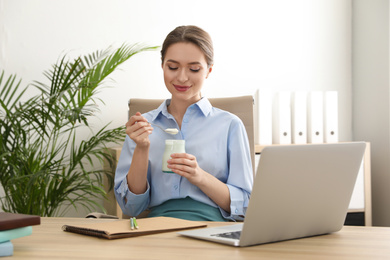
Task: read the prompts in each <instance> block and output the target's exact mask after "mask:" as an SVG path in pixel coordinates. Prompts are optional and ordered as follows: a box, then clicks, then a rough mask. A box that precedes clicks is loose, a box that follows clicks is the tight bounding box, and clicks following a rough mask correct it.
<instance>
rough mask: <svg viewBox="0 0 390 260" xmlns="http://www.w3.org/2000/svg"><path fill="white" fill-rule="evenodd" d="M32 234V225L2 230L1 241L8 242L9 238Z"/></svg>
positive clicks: (0, 233) (0, 232)
mask: <svg viewBox="0 0 390 260" xmlns="http://www.w3.org/2000/svg"><path fill="white" fill-rule="evenodd" d="M31 234H32V227H31V226H28V227H21V228H15V229H9V230H4V231H0V243H2V242H6V241H8V240H12V239H16V238H19V237H25V236H29V235H31Z"/></svg>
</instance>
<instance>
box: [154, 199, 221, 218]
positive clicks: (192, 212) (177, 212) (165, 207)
mask: <svg viewBox="0 0 390 260" xmlns="http://www.w3.org/2000/svg"><path fill="white" fill-rule="evenodd" d="M148 217H173V218H180V219H186V220H194V221H227V220H226V219H224V218H223V217H222V215H221V212H220V211H219V209H218V208H214V207H212V206H209V205H207V204H204V203H202V202H199V201H196V200H193V199H191V198H190V197H186V198H184V199H173V200H168V201H166V202H164V203H163V204H161V205H158V206H155V207H152V208H151V209H150V213H149V215H148Z"/></svg>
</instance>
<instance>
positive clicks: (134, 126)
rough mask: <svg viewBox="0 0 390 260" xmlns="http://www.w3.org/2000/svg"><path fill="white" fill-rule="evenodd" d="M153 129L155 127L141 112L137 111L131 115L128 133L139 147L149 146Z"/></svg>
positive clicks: (127, 126)
mask: <svg viewBox="0 0 390 260" xmlns="http://www.w3.org/2000/svg"><path fill="white" fill-rule="evenodd" d="M152 131H153V127H152V126H151V125H150V124H149V122H148V121H147V120H146V118H145V117H143V116H142V115H141V113H140V112H137V113H136V114H135V115H133V116H132V117H130V119H129V121H127V123H126V134H127V135H128V136H129V137H130V138H131V140H133V141H134V142H135V143H136V144H137V146H139V147H149V145H150V140H149V135H150V134H151V133H152Z"/></svg>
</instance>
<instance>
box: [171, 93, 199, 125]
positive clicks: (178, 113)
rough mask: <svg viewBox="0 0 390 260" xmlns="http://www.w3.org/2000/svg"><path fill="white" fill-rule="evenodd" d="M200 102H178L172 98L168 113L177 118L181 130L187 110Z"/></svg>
mask: <svg viewBox="0 0 390 260" xmlns="http://www.w3.org/2000/svg"><path fill="white" fill-rule="evenodd" d="M199 100H200V98H199V99H198V100H192V101H189V100H177V99H174V98H172V99H171V103H170V104H169V106H168V112H169V113H170V114H171V115H172V116H173V117H174V118H175V120H176V122H177V124H178V125H179V127H180V128H181V123H182V121H183V117H184V114H185V113H186V111H187V108H188V107H189V106H191V105H192V104H194V103H196V102H198V101H199Z"/></svg>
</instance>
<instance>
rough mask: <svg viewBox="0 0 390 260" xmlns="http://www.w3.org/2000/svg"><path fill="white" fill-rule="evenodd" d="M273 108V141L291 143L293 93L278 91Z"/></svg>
mask: <svg viewBox="0 0 390 260" xmlns="http://www.w3.org/2000/svg"><path fill="white" fill-rule="evenodd" d="M273 108H274V109H273V124H272V125H273V129H272V132H273V134H272V139H273V143H274V144H291V93H290V92H287V91H281V92H277V93H276V94H275V99H274V104H273Z"/></svg>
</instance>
